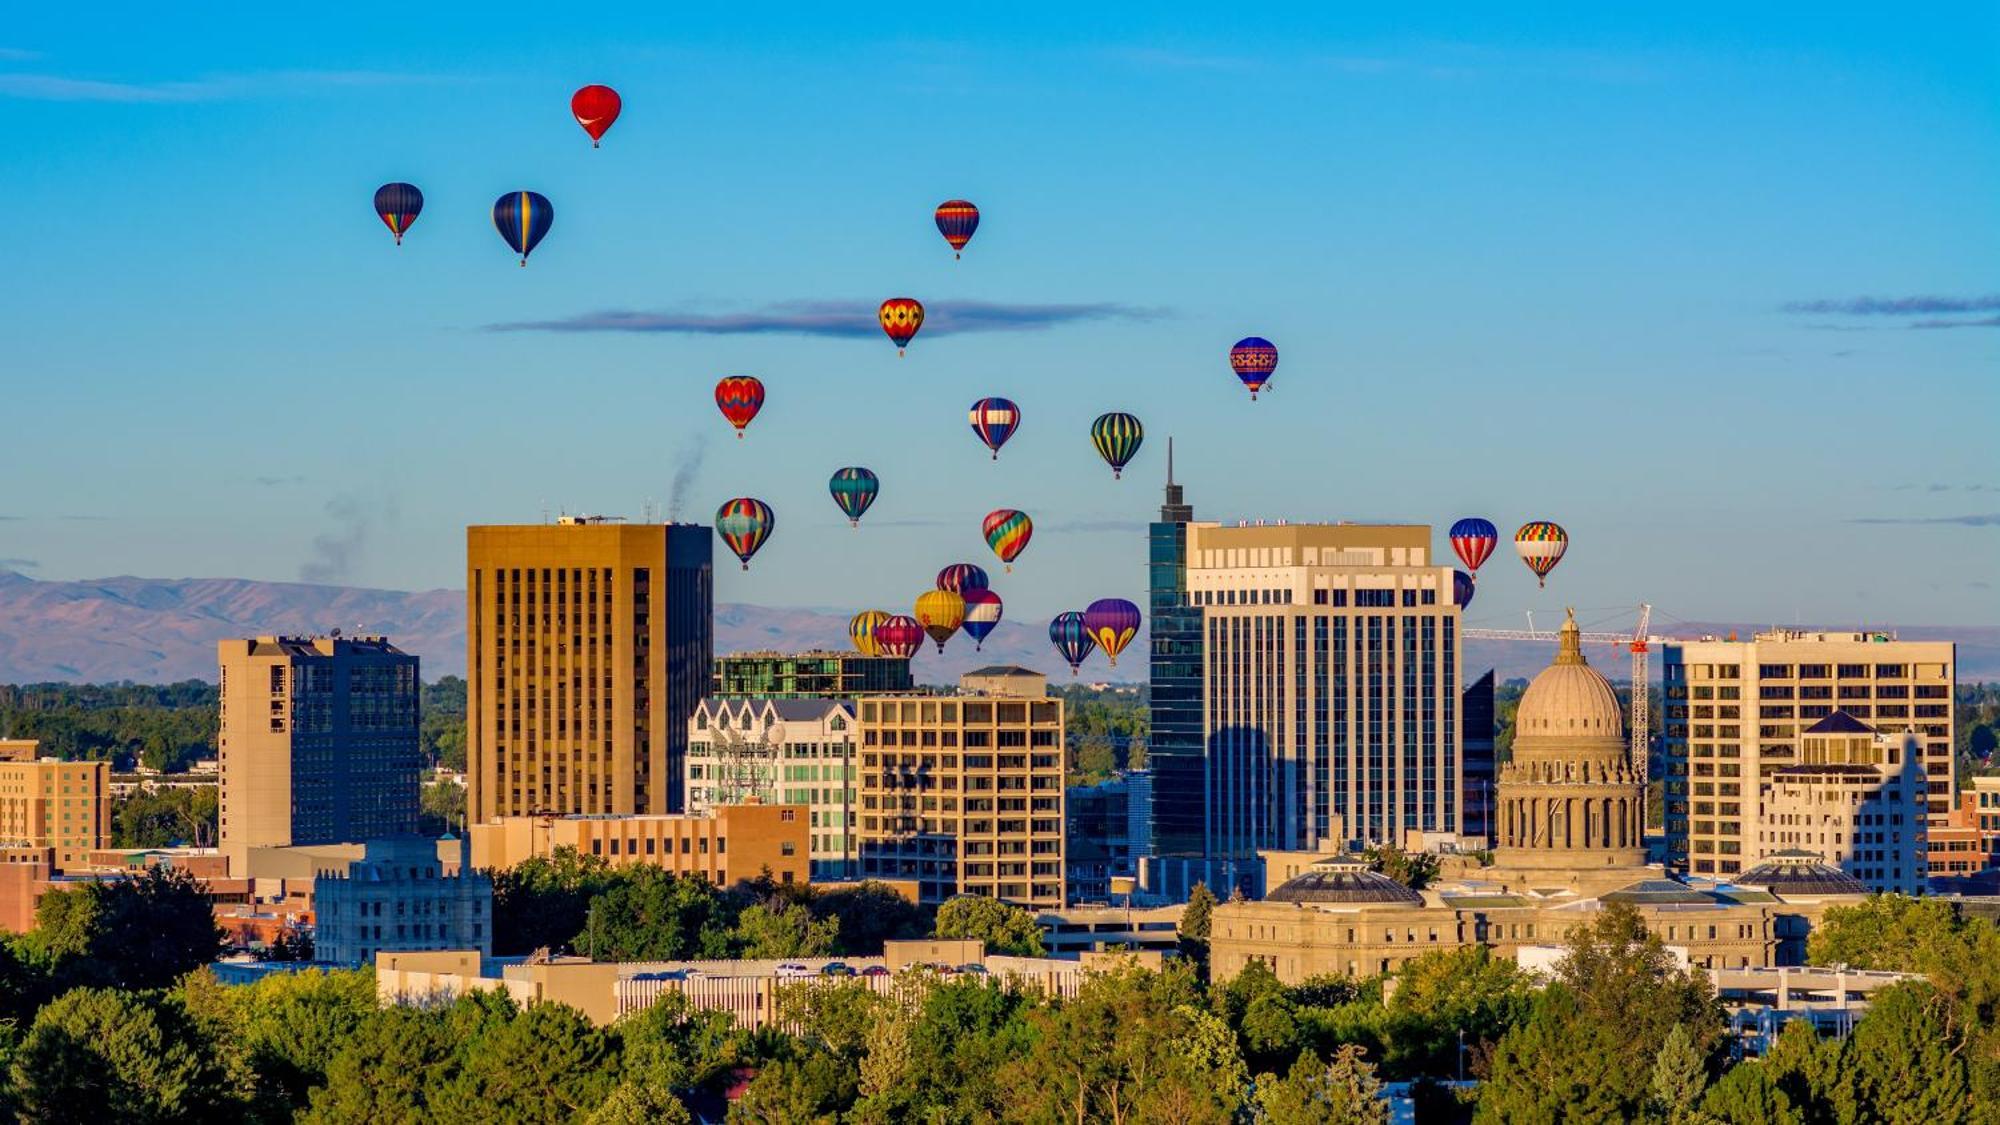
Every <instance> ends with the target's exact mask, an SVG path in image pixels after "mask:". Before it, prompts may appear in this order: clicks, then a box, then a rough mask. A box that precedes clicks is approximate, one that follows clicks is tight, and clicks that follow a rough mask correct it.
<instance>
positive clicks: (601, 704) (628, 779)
mask: <svg viewBox="0 0 2000 1125" xmlns="http://www.w3.org/2000/svg"><path fill="white" fill-rule="evenodd" d="M712 556H713V543H712V536H711V533H710V531H709V529H708V528H707V527H703V526H700V525H697V524H678V523H677V524H626V523H623V522H621V521H618V520H615V519H612V518H608V517H602V516H566V517H564V518H563V519H561V520H559V521H558V522H556V523H554V524H534V525H526V526H485V527H469V528H467V529H466V610H467V612H466V648H467V661H466V670H467V675H466V787H467V794H466V813H467V819H468V820H469V821H470V822H471V823H474V824H478V823H483V822H486V821H489V820H492V819H494V818H496V817H502V816H526V815H531V814H536V815H571V814H590V815H622V814H634V813H638V814H660V813H673V812H681V811H682V810H683V808H684V805H685V793H684V785H685V780H684V772H685V759H686V754H687V738H688V721H689V719H690V718H692V717H693V715H694V711H695V707H696V706H697V705H698V704H699V703H700V702H701V699H702V696H703V694H704V693H705V692H706V691H707V690H708V687H709V683H710V677H711V674H712V668H711V660H712V658H713V639H712V636H713V619H714V612H713V603H714V593H713V587H714V582H713V573H712Z"/></svg>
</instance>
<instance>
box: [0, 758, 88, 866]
mask: <svg viewBox="0 0 2000 1125" xmlns="http://www.w3.org/2000/svg"><path fill="white" fill-rule="evenodd" d="M40 751H41V744H40V743H39V742H36V741H35V740H33V739H0V849H8V850H11V849H26V850H28V851H31V852H33V851H39V850H41V849H47V850H48V851H49V852H50V853H51V854H52V856H53V862H54V864H55V869H56V870H57V871H69V870H74V869H81V868H83V867H87V866H88V858H89V855H90V853H91V852H92V851H93V850H95V849H97V848H101V847H103V846H104V843H105V837H106V836H107V835H108V834H109V833H110V828H111V799H110V795H109V793H108V792H107V787H108V782H109V781H110V776H111V775H110V769H111V767H110V765H109V764H108V763H106V762H65V761H62V760H60V759H57V758H45V757H42V756H41V755H40Z"/></svg>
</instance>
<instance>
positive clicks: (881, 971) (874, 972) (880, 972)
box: [861, 965, 889, 977]
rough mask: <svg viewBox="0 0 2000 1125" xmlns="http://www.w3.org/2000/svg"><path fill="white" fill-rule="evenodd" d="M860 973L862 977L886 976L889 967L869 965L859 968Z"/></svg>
mask: <svg viewBox="0 0 2000 1125" xmlns="http://www.w3.org/2000/svg"><path fill="white" fill-rule="evenodd" d="M861 975H862V976H864V977H886V976H888V975H889V969H888V967H887V966H884V965H870V966H868V967H867V968H865V969H863V970H861Z"/></svg>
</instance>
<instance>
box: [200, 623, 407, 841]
mask: <svg viewBox="0 0 2000 1125" xmlns="http://www.w3.org/2000/svg"><path fill="white" fill-rule="evenodd" d="M215 647H216V659H217V662H218V663H219V665H220V674H221V684H220V696H221V729H220V733H219V735H218V737H217V746H218V749H219V751H220V753H219V754H218V765H217V782H218V786H219V792H218V797H219V803H220V813H219V819H220V822H221V823H220V825H219V828H220V834H221V845H222V850H223V853H224V854H225V855H229V856H231V857H232V858H240V857H241V856H242V855H244V854H245V852H246V850H247V849H249V848H259V847H285V846H288V845H292V844H331V843H338V842H341V841H351V840H366V839H371V838H375V837H382V836H398V835H404V834H407V833H411V832H415V831H416V829H417V800H418V795H419V790H420V789H421V786H422V779H421V772H422V751H421V748H420V745H419V741H418V705H417V698H418V678H417V658H416V657H414V656H411V655H410V654H408V653H406V652H403V651H402V650H400V649H398V648H396V647H395V646H394V645H392V644H390V643H389V641H388V639H387V638H385V637H341V636H325V637H257V638H254V639H249V640H243V639H231V640H225V641H220V642H218V643H217V644H216V646H215Z"/></svg>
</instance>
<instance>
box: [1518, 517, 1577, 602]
mask: <svg viewBox="0 0 2000 1125" xmlns="http://www.w3.org/2000/svg"><path fill="white" fill-rule="evenodd" d="M1568 551H1569V532H1567V531H1564V530H1563V529H1562V525H1561V524H1555V523H1550V522H1549V521H1547V520H1535V521H1534V522H1532V523H1524V524H1522V525H1521V530H1519V531H1517V532H1515V533H1514V552H1515V553H1516V554H1518V555H1520V556H1521V561H1522V562H1524V563H1527V564H1528V569H1529V570H1532V571H1534V572H1535V579H1536V581H1537V582H1538V584H1540V585H1542V586H1547V585H1548V584H1549V571H1551V570H1554V569H1555V568H1556V564H1557V563H1559V562H1561V561H1562V560H1563V555H1564V554H1565V553H1567V552H1568Z"/></svg>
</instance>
